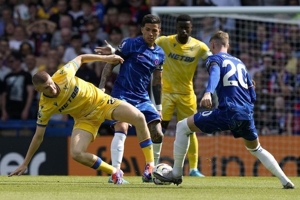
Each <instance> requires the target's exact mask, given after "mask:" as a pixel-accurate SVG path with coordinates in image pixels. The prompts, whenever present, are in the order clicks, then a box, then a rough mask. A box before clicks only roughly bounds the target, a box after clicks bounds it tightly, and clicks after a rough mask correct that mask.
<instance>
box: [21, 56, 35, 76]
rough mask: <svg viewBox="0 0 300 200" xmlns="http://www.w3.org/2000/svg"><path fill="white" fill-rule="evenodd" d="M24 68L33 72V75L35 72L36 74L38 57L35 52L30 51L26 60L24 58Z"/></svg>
mask: <svg viewBox="0 0 300 200" xmlns="http://www.w3.org/2000/svg"><path fill="white" fill-rule="evenodd" d="M23 69H24V70H25V71H26V72H29V73H30V74H31V76H33V75H34V74H36V73H37V72H38V67H37V64H36V58H35V55H34V54H33V53H29V54H27V55H26V57H25V60H24V65H23Z"/></svg>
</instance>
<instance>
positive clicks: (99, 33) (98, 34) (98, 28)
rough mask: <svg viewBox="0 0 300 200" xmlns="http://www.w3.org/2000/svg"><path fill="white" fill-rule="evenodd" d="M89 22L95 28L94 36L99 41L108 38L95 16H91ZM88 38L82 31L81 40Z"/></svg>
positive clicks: (85, 40) (84, 40)
mask: <svg viewBox="0 0 300 200" xmlns="http://www.w3.org/2000/svg"><path fill="white" fill-rule="evenodd" d="M89 24H92V25H93V26H94V27H95V29H96V37H97V39H98V40H100V41H101V42H104V40H107V39H108V32H105V31H104V29H103V27H102V24H101V22H100V21H99V19H98V18H97V17H96V16H93V17H92V19H91V20H90V21H89ZM88 40H89V35H88V34H87V33H84V34H83V35H82V41H83V42H84V43H85V42H87V41H88Z"/></svg>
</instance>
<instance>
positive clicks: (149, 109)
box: [136, 101, 163, 182]
mask: <svg viewBox="0 0 300 200" xmlns="http://www.w3.org/2000/svg"><path fill="white" fill-rule="evenodd" d="M136 107H137V109H139V110H140V111H141V112H142V113H143V114H144V116H145V119H146V123H147V124H148V130H149V132H150V136H151V139H152V141H154V142H156V143H159V142H160V143H161V141H162V140H163V139H162V138H163V133H162V130H161V124H160V120H161V117H160V114H159V113H158V112H157V110H156V108H155V107H154V106H153V104H152V102H151V101H146V102H143V103H140V104H138V105H136ZM153 156H154V155H153ZM153 167H154V163H153V165H151V164H148V165H146V167H145V170H144V173H143V177H142V180H143V182H152V169H153Z"/></svg>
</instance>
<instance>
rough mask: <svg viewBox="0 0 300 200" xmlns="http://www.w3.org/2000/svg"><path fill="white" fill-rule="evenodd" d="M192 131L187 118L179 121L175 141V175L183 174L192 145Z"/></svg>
mask: <svg viewBox="0 0 300 200" xmlns="http://www.w3.org/2000/svg"><path fill="white" fill-rule="evenodd" d="M191 133H192V131H191V130H190V128H189V127H188V125H187V119H183V120H181V121H179V122H178V123H177V126H176V137H175V141H174V152H173V153H174V166H173V176H174V177H179V176H182V174H183V165H184V160H185V157H186V153H187V151H188V148H189V145H190V137H189V136H190V134H191Z"/></svg>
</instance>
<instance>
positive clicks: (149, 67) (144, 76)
mask: <svg viewBox="0 0 300 200" xmlns="http://www.w3.org/2000/svg"><path fill="white" fill-rule="evenodd" d="M118 51H120V52H121V54H122V56H123V57H124V60H125V61H124V63H123V64H121V66H120V71H119V74H118V76H117V79H116V81H115V83H114V87H113V90H112V93H111V95H112V96H113V97H116V98H119V99H122V100H125V101H127V102H129V103H131V104H133V105H136V104H138V103H141V102H145V101H150V98H149V93H148V86H149V84H150V81H151V76H152V73H153V71H154V70H162V64H163V63H164V60H165V55H164V51H163V50H162V48H160V47H159V46H158V45H156V46H155V47H154V48H153V49H152V48H149V47H148V45H147V44H146V43H145V41H144V39H143V37H137V38H128V39H126V40H124V41H123V42H122V43H121V44H120V45H119V47H118Z"/></svg>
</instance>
